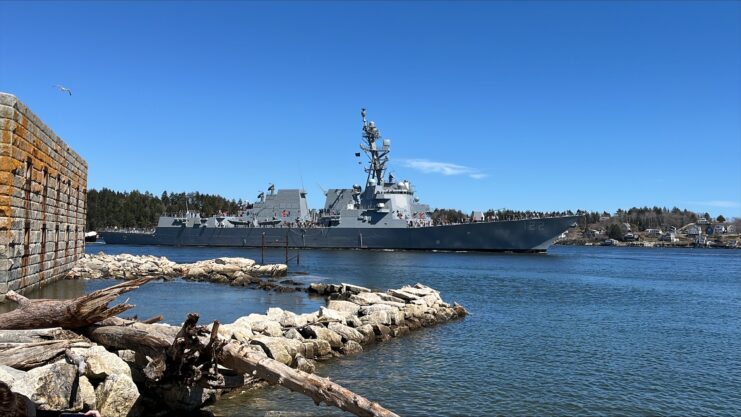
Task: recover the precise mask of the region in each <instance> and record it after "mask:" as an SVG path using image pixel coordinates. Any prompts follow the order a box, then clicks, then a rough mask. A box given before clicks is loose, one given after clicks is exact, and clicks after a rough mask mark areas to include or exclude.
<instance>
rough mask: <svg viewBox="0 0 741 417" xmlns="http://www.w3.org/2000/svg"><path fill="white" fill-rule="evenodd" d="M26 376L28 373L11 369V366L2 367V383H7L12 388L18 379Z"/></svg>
mask: <svg viewBox="0 0 741 417" xmlns="http://www.w3.org/2000/svg"><path fill="white" fill-rule="evenodd" d="M25 376H26V372H23V371H19V370H18V369H15V368H11V367H10V366H5V365H0V381H2V382H5V383H6V384H7V385H8V386H9V387H11V388H12V387H13V383H14V382H15V381H16V380H17V379H21V378H24V377H25Z"/></svg>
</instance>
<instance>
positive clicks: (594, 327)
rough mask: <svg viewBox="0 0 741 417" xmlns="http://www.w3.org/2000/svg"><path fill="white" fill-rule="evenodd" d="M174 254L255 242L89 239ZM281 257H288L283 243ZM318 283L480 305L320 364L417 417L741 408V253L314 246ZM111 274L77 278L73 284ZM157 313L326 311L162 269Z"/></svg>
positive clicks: (255, 402) (62, 286) (241, 415)
mask: <svg viewBox="0 0 741 417" xmlns="http://www.w3.org/2000/svg"><path fill="white" fill-rule="evenodd" d="M99 250H104V251H105V252H107V253H119V252H127V253H135V254H145V253H146V254H156V255H164V256H167V257H169V258H170V259H172V260H175V261H181V262H182V261H194V260H199V259H207V258H212V257H217V256H247V257H252V258H256V259H258V260H259V257H260V255H259V251H255V250H247V249H209V248H188V249H183V248H154V247H124V246H110V247H106V246H101V245H91V246H89V247H88V252H97V251H99ZM269 255H270V256H269V257H268V258H267V259H266V261H273V262H276V261H280V260H281V259H282V257H283V254H282V253H280V252H275V253H272V254H269ZM290 268H291V269H292V271H300V272H302V274H297V275H295V276H293V277H292V278H293V279H296V280H304V281H306V282H307V283H308V282H319V281H326V282H339V281H342V282H351V283H356V284H360V285H364V286H369V287H374V288H383V289H385V288H391V287H393V288H396V287H399V286H401V285H404V284H413V283H415V282H422V283H424V284H427V285H430V286H432V287H434V288H437V289H439V290H441V291H442V295H443V298H444V299H445V300H447V301H457V302H460V303H461V304H463V305H464V306H465V307H466V308H468V309H469V311H470V312H471V315H470V316H469V317H468V318H466V319H465V320H463V321H458V322H454V323H451V324H447V325H442V326H439V327H435V328H432V329H425V330H422V331H419V332H417V333H414V334H413V335H411V336H409V337H405V338H402V339H395V340H392V341H390V342H388V343H384V344H379V345H375V346H373V347H371V348H369V349H368V350H366V351H365V352H364V353H362V354H360V355H357V356H353V357H348V358H343V359H339V360H333V361H330V362H327V363H324V364H322V365H320V367H319V368H318V373H320V374H321V375H324V376H329V377H330V378H331V379H332V380H334V381H336V382H338V383H340V384H343V385H345V386H347V387H348V388H350V389H352V390H355V391H356V392H358V393H360V394H362V395H365V396H366V397H368V398H371V399H373V400H377V401H379V402H380V403H381V404H383V405H384V406H386V407H388V408H389V409H391V410H394V411H396V412H397V413H399V414H401V415H404V416H427V415H440V416H484V415H487V416H488V415H505V416H526V415H596V416H599V415H605V416H608V415H609V416H615V415H625V416H668V415H683V416H693V415H696V416H700V415H717V416H721V415H725V416H739V415H741V251H726V250H680V249H677V250H674V249H641V248H598V247H591V248H586V247H556V248H554V249H553V250H552V252H551V253H549V254H548V255H490V254H465V253H464V254H453V253H412V252H360V251H304V252H302V253H301V265H300V266H295V265H291V266H290ZM111 283H112V282H111V281H93V282H87V283H83V282H73V283H69V282H63V283H59V284H58V285H54V286H52V287H50V288H48V289H46V290H45V294H44V296H64V295H67V296H71V295H73V294H74V293H79V292H80V291H82V290H83V287H84V290H87V291H90V290H92V289H95V288H100V287H102V286H107V285H109V284H111ZM130 297H131V300H132V302H133V303H136V304H137V308H136V309H135V310H134V311H133V312H134V313H136V314H139V315H140V316H142V317H144V316H146V317H148V316H153V315H156V314H160V313H164V314H165V316H166V320H167V321H169V322H172V323H178V322H180V321H181V320H182V318H183V317H185V314H187V312H189V311H198V312H200V313H201V316H202V317H203V319H204V320H212V319H216V318H218V319H220V320H222V322H229V321H232V320H234V319H235V318H236V317H239V316H242V315H245V314H248V313H251V312H264V311H265V310H266V309H267V308H268V307H269V306H280V307H282V308H286V309H290V310H292V311H296V312H305V311H313V310H316V309H317V308H318V306H319V305H320V303H321V302H322V300H320V299H311V298H307V297H306V295H305V294H273V293H267V292H263V291H259V290H249V289H244V288H232V287H229V286H223V285H216V284H204V283H185V282H180V281H174V282H157V283H151V284H147V285H146V286H145V287H143V288H141V289H140V290H138V291H137V292H135V293H131V294H130ZM213 411H214V412H215V413H216V414H217V415H221V416H232V417H246V416H266V415H291V416H293V415H302V416H304V415H308V416H324V415H327V416H335V415H343V414H342V413H341V412H338V411H335V410H333V409H331V408H328V407H316V406H314V404H313V402H312V401H311V400H309V399H308V398H305V397H303V396H301V395H298V394H293V393H291V392H289V391H287V390H285V389H282V388H268V389H265V390H259V391H256V392H251V393H246V394H237V395H234V396H233V397H231V398H226V399H223V400H222V401H220V402H219V403H218V405H217V406H216V407H215V408H214V409H213Z"/></svg>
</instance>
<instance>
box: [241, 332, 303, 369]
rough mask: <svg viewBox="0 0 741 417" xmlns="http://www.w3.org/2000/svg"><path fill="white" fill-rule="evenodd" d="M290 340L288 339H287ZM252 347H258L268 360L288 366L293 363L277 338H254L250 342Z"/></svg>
mask: <svg viewBox="0 0 741 417" xmlns="http://www.w3.org/2000/svg"><path fill="white" fill-rule="evenodd" d="M288 340H290V339H288ZM250 343H251V344H253V345H258V346H260V347H261V348H262V349H263V350H264V351H265V353H266V354H267V355H268V357H269V358H271V359H275V360H276V361H278V362H280V363H283V364H285V365H290V364H291V362H293V356H291V355H290V354H289V353H288V350H287V349H286V346H285V345H284V344H283V343H282V339H280V338H277V337H256V338H254V339H252V341H251V342H250ZM299 343H301V342H299Z"/></svg>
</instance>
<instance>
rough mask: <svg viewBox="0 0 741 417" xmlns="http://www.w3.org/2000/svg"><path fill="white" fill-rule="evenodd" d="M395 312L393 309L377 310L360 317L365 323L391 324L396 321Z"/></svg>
mask: <svg viewBox="0 0 741 417" xmlns="http://www.w3.org/2000/svg"><path fill="white" fill-rule="evenodd" d="M395 316H396V315H395V314H394V312H393V311H392V310H376V311H373V312H371V313H369V314H367V315H365V316H362V317H360V321H361V322H363V323H364V324H372V325H375V324H384V325H389V324H392V323H393V322H394V318H395Z"/></svg>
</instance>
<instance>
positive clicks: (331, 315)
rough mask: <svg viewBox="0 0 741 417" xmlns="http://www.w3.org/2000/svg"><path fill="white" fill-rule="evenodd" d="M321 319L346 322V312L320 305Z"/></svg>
mask: <svg viewBox="0 0 741 417" xmlns="http://www.w3.org/2000/svg"><path fill="white" fill-rule="evenodd" d="M319 321H320V322H322V323H327V322H339V323H345V314H344V313H342V312H339V311H337V310H332V309H331V308H326V307H319Z"/></svg>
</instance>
